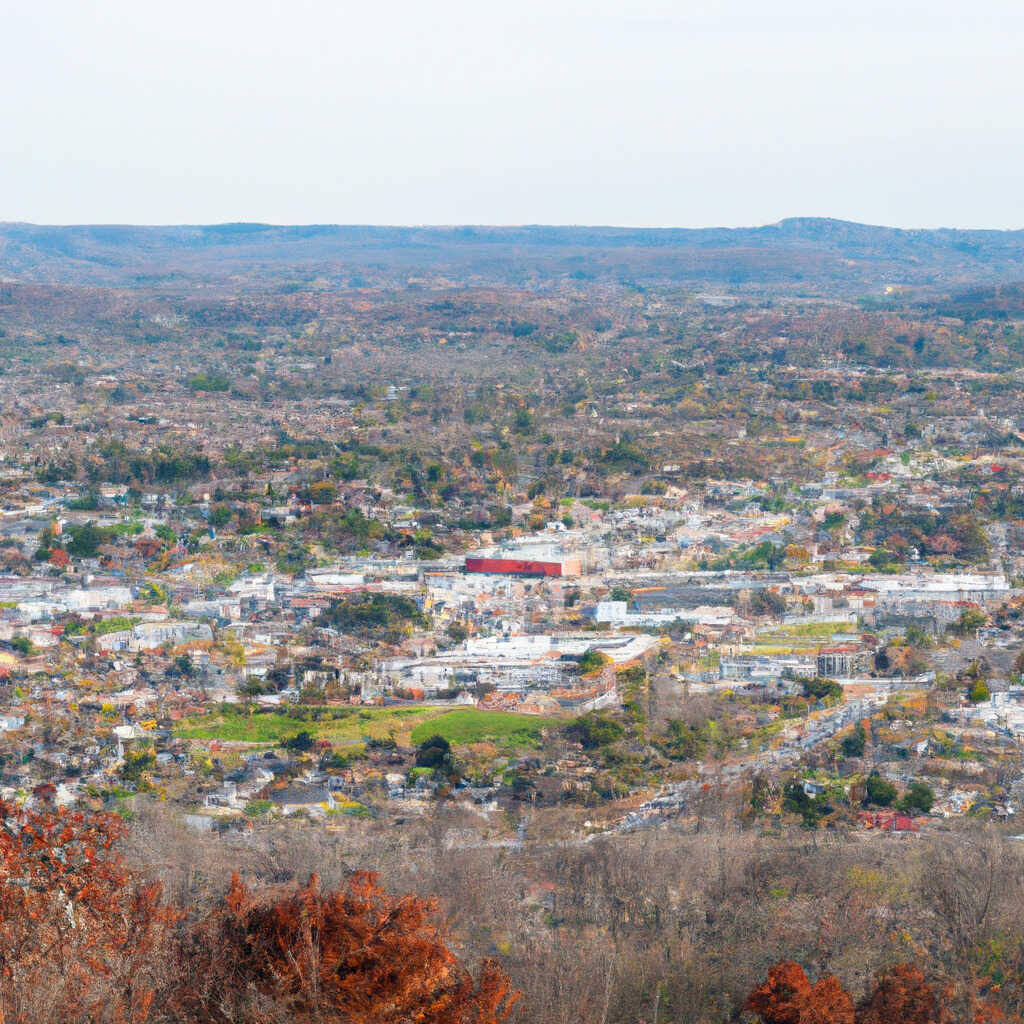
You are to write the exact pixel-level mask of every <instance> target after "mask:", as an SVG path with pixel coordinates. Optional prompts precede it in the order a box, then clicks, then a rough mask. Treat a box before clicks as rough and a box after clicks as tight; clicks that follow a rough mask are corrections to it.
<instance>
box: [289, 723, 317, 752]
mask: <svg viewBox="0 0 1024 1024" xmlns="http://www.w3.org/2000/svg"><path fill="white" fill-rule="evenodd" d="M315 744H316V737H315V736H313V734H312V733H311V732H309V730H308V729H303V730H302V732H297V733H296V734H295V735H294V736H290V737H289V738H288V739H286V740H285V741H284V748H285V750H294V751H298V752H299V753H305V752H306V751H308V750H312V749H313V747H314V745H315Z"/></svg>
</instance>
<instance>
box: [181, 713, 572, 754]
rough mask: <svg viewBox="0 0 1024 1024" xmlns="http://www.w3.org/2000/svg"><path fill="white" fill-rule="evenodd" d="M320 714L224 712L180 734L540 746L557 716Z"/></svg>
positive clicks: (191, 723)
mask: <svg viewBox="0 0 1024 1024" xmlns="http://www.w3.org/2000/svg"><path fill="white" fill-rule="evenodd" d="M310 710H311V711H313V712H315V713H316V712H319V717H318V718H317V717H314V718H311V720H309V721H304V720H303V719H301V718H297V717H292V716H291V715H287V714H284V713H282V712H278V711H268V712H261V713H257V714H251V715H250V714H245V713H236V712H234V711H219V712H215V713H213V714H209V715H202V716H198V717H196V718H192V719H189V720H187V721H185V722H181V723H179V724H178V725H177V726H176V727H175V730H174V735H175V736H177V737H180V738H181V739H188V740H225V741H228V742H238V743H254V744H277V743H280V742H281V741H282V740H285V739H288V738H289V737H291V736H294V735H296V734H297V733H299V732H302V731H303V730H305V731H308V732H310V733H312V734H313V736H315V737H316V738H317V739H324V740H329V741H330V742H332V743H355V742H358V741H360V740H363V739H365V738H376V739H386V738H388V737H394V739H395V742H396V743H398V744H399V745H401V746H413V745H416V744H418V743H422V742H423V740H425V739H427V738H428V737H430V736H433V735H435V734H438V735H441V736H444V738H445V739H446V740H448V742H449V743H451V744H452V745H453V746H461V745H466V744H470V743H479V742H481V741H483V740H490V741H492V742H494V743H496V744H498V745H499V746H507V747H529V746H535V745H536V742H537V740H538V738H539V736H540V730H541V729H542V728H544V727H545V726H547V725H551V724H557V723H556V722H555V720H553V719H546V718H538V717H535V716H533V715H516V714H511V713H509V712H505V711H477V710H476V708H458V709H456V710H454V711H452V710H449V709H447V708H438V707H429V706H428V707H393V708H326V709H322V710H321V709H310Z"/></svg>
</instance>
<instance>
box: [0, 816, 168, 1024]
mask: <svg viewBox="0 0 1024 1024" xmlns="http://www.w3.org/2000/svg"><path fill="white" fill-rule="evenodd" d="M122 828H123V826H122V824H121V821H120V819H119V818H117V817H115V816H114V815H107V814H99V815H82V814H76V813H70V812H67V811H63V810H57V809H55V808H44V809H41V810H39V811H31V810H26V809H24V808H21V807H17V806H15V805H14V804H11V803H6V802H0V1022H3V1024H22V1022H35V1021H57V1020H60V1021H64V1022H75V1021H100V1020H116V1021H124V1022H132V1024H135V1022H141V1021H145V1020H147V1019H148V1017H149V1011H150V1009H151V1005H152V1001H153V997H154V994H155V991H156V989H157V987H158V986H159V985H160V984H161V979H160V978H159V977H158V976H157V974H156V967H155V958H154V955H153V954H154V951H155V950H156V949H157V948H158V947H159V946H160V945H161V943H162V942H163V941H164V940H165V938H166V936H167V934H168V931H169V929H170V927H171V926H172V925H173V924H174V923H175V921H176V920H177V916H178V915H176V914H175V913H174V912H173V911H172V910H170V909H169V908H168V907H166V906H165V905H164V903H163V901H162V899H161V891H160V886H159V885H150V884H146V883H145V882H144V881H143V880H142V879H141V877H140V876H138V875H137V874H136V873H135V872H133V871H131V870H129V869H128V868H127V867H126V866H125V864H124V862H123V861H122V859H121V858H120V856H119V855H118V854H117V853H116V851H115V844H116V842H117V840H118V839H120V838H121V835H122Z"/></svg>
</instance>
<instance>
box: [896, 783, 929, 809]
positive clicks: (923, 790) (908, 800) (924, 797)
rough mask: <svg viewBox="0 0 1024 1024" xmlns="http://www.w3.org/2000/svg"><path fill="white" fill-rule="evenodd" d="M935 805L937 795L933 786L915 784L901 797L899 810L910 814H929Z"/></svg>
mask: <svg viewBox="0 0 1024 1024" xmlns="http://www.w3.org/2000/svg"><path fill="white" fill-rule="evenodd" d="M934 803H935V793H934V791H933V790H932V788H931V786H929V785H927V784H926V783H924V782H913V783H911V784H910V788H909V789H908V790H907V791H906V793H904V794H903V796H902V797H900V801H899V808H900V810H901V811H906V812H907V813H908V814H913V813H914V812H915V811H919V812H921V813H922V814H927V813H928V812H929V811H930V810H931V809H932V804H934Z"/></svg>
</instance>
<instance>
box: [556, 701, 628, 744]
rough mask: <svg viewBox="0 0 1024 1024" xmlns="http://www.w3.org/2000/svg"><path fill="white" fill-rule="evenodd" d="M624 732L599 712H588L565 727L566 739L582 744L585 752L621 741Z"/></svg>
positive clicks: (619, 726) (611, 719) (612, 720)
mask: <svg viewBox="0 0 1024 1024" xmlns="http://www.w3.org/2000/svg"><path fill="white" fill-rule="evenodd" d="M625 732H626V730H625V729H624V728H623V727H622V726H621V725H620V724H619V723H618V722H616V721H615V720H614V719H613V718H609V717H608V716H607V715H606V714H603V713H602V712H600V711H588V712H587V713H586V714H585V715H580V717H579V718H577V719H576V721H575V722H572V723H570V724H569V725H567V726H566V727H565V735H566V737H567V738H568V739H570V740H575V741H576V742H577V743H580V744H582V745H583V747H584V748H585V749H586V750H594V749H596V748H597V747H604V746H607V745H608V744H609V743H614V742H615V741H616V740H618V739H621V738H622V737H623V736H624V735H625Z"/></svg>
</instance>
